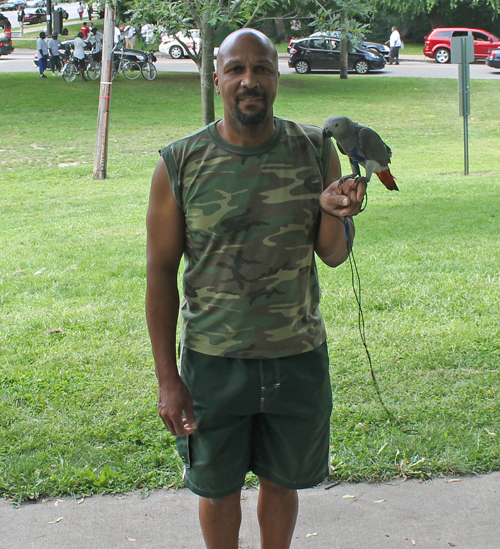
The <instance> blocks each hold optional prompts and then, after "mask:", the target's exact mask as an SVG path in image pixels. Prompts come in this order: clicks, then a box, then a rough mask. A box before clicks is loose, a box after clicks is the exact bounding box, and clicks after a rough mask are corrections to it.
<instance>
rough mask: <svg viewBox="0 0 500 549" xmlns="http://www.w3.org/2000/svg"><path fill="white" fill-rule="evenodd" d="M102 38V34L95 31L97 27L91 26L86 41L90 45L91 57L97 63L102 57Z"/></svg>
mask: <svg viewBox="0 0 500 549" xmlns="http://www.w3.org/2000/svg"><path fill="white" fill-rule="evenodd" d="M102 39H103V36H102V34H101V33H100V32H98V31H97V27H93V28H92V32H91V33H90V37H89V39H88V40H87V42H88V43H89V44H91V45H92V52H91V53H92V58H93V59H94V61H97V62H98V63H100V62H101V59H102Z"/></svg>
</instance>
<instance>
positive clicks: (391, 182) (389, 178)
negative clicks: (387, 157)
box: [377, 168, 399, 191]
mask: <svg viewBox="0 0 500 549" xmlns="http://www.w3.org/2000/svg"><path fill="white" fill-rule="evenodd" d="M377 175H378V178H379V179H380V181H382V183H383V184H384V185H385V186H386V187H387V188H388V189H389V190H390V191H399V189H398V186H397V185H396V180H395V179H394V176H393V175H392V173H391V172H390V170H389V168H387V169H385V170H382V171H381V172H378V173H377Z"/></svg>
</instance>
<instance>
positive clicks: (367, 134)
mask: <svg viewBox="0 0 500 549" xmlns="http://www.w3.org/2000/svg"><path fill="white" fill-rule="evenodd" d="M358 151H359V153H360V154H361V155H362V156H364V157H365V158H366V159H367V160H375V161H376V162H378V163H379V164H380V165H381V166H382V167H385V166H387V165H388V164H389V163H390V161H391V156H392V151H391V149H390V148H389V147H388V146H387V145H386V144H385V143H384V142H383V141H382V138H381V137H380V135H379V134H378V133H377V132H375V131H373V130H372V129H370V128H362V129H361V130H360V131H359V134H358Z"/></svg>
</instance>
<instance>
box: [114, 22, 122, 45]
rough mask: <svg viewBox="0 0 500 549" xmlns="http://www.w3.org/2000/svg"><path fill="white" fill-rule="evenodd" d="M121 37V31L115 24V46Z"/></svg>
mask: <svg viewBox="0 0 500 549" xmlns="http://www.w3.org/2000/svg"><path fill="white" fill-rule="evenodd" d="M121 37H122V31H121V30H120V28H119V27H118V25H115V39H114V44H115V46H118V44H119V43H120V40H121Z"/></svg>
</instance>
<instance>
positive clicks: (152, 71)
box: [141, 51, 158, 80]
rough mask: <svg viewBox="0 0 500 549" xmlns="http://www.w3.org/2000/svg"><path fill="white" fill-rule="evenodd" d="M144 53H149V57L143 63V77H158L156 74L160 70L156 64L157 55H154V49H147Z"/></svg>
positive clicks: (152, 78) (147, 78) (148, 78)
mask: <svg viewBox="0 0 500 549" xmlns="http://www.w3.org/2000/svg"><path fill="white" fill-rule="evenodd" d="M144 53H145V54H146V55H147V59H146V61H145V62H144V63H142V65H141V73H142V77H143V78H144V79H145V80H154V79H155V78H156V75H157V74H158V71H157V70H156V67H155V65H154V62H155V61H156V57H155V56H154V54H153V52H152V51H148V52H146V51H145V52H144Z"/></svg>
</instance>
